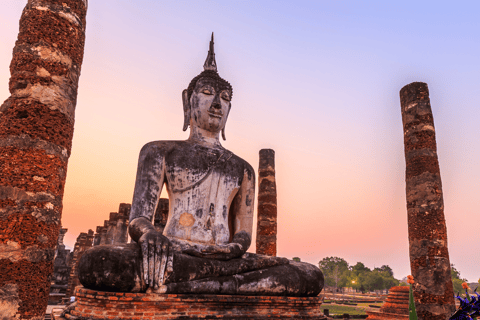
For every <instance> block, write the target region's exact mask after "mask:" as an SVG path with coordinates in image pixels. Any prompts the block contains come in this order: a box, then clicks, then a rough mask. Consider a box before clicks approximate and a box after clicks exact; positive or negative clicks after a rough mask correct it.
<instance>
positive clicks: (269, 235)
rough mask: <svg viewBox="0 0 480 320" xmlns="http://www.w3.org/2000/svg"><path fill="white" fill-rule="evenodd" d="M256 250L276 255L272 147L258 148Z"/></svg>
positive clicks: (275, 196)
mask: <svg viewBox="0 0 480 320" xmlns="http://www.w3.org/2000/svg"><path fill="white" fill-rule="evenodd" d="M256 252H257V253H258V254H264V255H267V256H272V257H275V256H276V255H277V185H276V181H275V151H274V150H272V149H262V150H260V161H259V166H258V210H257V243H256Z"/></svg>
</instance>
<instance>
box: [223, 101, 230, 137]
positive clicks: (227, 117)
mask: <svg viewBox="0 0 480 320" xmlns="http://www.w3.org/2000/svg"><path fill="white" fill-rule="evenodd" d="M231 108H232V105H231V104H230V106H229V107H228V111H227V119H228V115H229V113H230V109H231ZM226 126H227V123H226V122H225V125H224V126H223V129H222V138H223V140H227V138H226V137H225V127H226Z"/></svg>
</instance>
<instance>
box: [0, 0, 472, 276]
mask: <svg viewBox="0 0 480 320" xmlns="http://www.w3.org/2000/svg"><path fill="white" fill-rule="evenodd" d="M26 2H27V1H26V0H2V1H1V4H0V21H1V23H0V84H1V85H0V100H1V101H4V100H5V99H7V98H8V96H9V92H8V79H9V77H10V73H9V69H8V68H9V64H10V60H11V58H12V49H13V47H14V45H15V40H16V38H17V34H18V21H19V19H20V16H21V12H22V9H23V7H24V6H25V4H26ZM479 12H480V2H477V1H460V2H455V3H454V2H447V1H418V0H415V1H353V0H352V1H273V0H272V1H263V0H257V1H202V0H196V1H193V0H192V1H173V0H172V1H158V0H150V1H147V0H135V1H131V0H97V1H95V0H91V1H89V8H88V12H87V38H86V47H85V56H84V61H83V66H82V74H81V77H80V84H79V92H78V102H77V109H76V117H75V134H74V139H73V149H72V156H71V157H70V160H69V166H68V174H67V183H66V187H65V197H64V209H63V216H62V224H63V226H64V227H66V228H68V233H67V234H66V236H65V243H66V244H67V245H69V246H71V247H72V246H73V244H74V242H75V239H76V237H77V236H78V234H79V233H80V232H86V231H87V230H88V229H93V230H95V227H96V226H98V225H103V221H104V220H105V219H108V215H109V212H114V211H117V210H118V205H119V203H121V202H127V203H130V202H131V200H132V194H133V187H134V182H135V173H136V168H137V160H138V153H139V151H140V149H141V147H142V146H143V145H144V144H145V143H147V142H149V141H152V140H184V139H186V138H187V137H188V131H187V132H183V131H182V125H183V110H182V101H181V92H182V90H183V89H185V88H186V87H187V86H188V84H189V82H190V80H191V79H192V78H193V77H195V76H196V75H198V74H199V73H200V72H201V71H202V70H203V68H202V66H203V63H204V61H205V58H206V54H207V50H208V41H209V38H210V34H211V32H212V31H214V32H215V51H216V60H217V65H218V70H219V74H220V76H222V77H223V78H225V79H227V80H228V81H229V82H230V83H231V84H232V86H233V99H232V110H231V112H230V115H229V120H228V123H227V127H226V137H227V140H226V141H225V142H223V145H224V146H225V147H226V148H227V149H229V150H231V151H233V152H234V153H235V154H237V155H238V156H240V157H242V158H243V159H245V160H247V161H248V162H249V163H250V164H251V165H252V166H253V167H254V168H255V170H257V169H258V151H259V150H260V149H262V148H272V149H274V150H275V154H276V178H277V189H278V249H277V250H278V252H277V254H278V255H279V256H285V257H288V258H292V257H295V256H298V257H300V258H301V259H302V261H307V262H311V263H315V264H317V263H318V261H320V260H321V259H322V258H324V257H327V256H339V257H342V258H344V259H346V260H347V261H348V262H349V263H350V264H355V263H356V262H357V261H361V262H363V263H365V264H366V266H368V267H370V268H374V267H379V266H381V265H384V264H387V265H389V266H390V267H392V269H393V271H394V276H395V277H396V278H403V277H405V276H406V275H408V274H410V265H409V255H408V235H407V214H406V201H405V158H404V151H403V130H402V121H401V113H400V99H399V94H398V93H399V91H400V89H401V88H402V87H403V86H404V85H406V84H409V83H411V82H414V81H422V82H426V83H428V86H429V89H430V98H431V104H432V110H433V115H434V120H435V127H436V134H437V145H438V155H439V162H440V171H441V175H442V183H443V191H444V200H445V216H446V221H447V232H448V241H449V245H448V247H449V252H450V261H451V263H453V264H455V267H456V268H457V269H458V270H459V271H460V273H461V277H464V278H467V279H468V280H469V281H477V280H478V279H479V277H480V267H479V265H480V254H479V253H480V241H479V240H478V234H479V232H478V230H479V228H480V210H479V209H480V200H479V198H480V195H479V194H480V163H479V161H478V160H479V158H480V130H479V129H478V128H479V125H478V124H479V122H480V108H479V104H480V58H479V57H480V38H479V30H480V19H478V13H479ZM255 219H256V218H255ZM254 247H255V246H254V245H253V246H252V248H253V250H254Z"/></svg>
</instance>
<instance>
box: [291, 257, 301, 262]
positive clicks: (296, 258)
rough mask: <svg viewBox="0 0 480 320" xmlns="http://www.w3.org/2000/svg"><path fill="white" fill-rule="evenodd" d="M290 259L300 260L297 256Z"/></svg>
mask: <svg viewBox="0 0 480 320" xmlns="http://www.w3.org/2000/svg"><path fill="white" fill-rule="evenodd" d="M292 260H293V261H297V262H300V258H299V257H293V258H292Z"/></svg>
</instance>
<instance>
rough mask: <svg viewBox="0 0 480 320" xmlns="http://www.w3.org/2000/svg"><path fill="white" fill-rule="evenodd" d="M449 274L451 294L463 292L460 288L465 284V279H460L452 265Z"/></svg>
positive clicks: (458, 272)
mask: <svg viewBox="0 0 480 320" xmlns="http://www.w3.org/2000/svg"><path fill="white" fill-rule="evenodd" d="M450 270H451V271H450V274H451V275H452V284H453V293H454V294H458V293H462V292H463V291H465V289H463V287H462V283H464V282H467V279H462V278H460V271H458V270H457V268H455V266H454V265H453V263H452V264H451V265H450Z"/></svg>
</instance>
